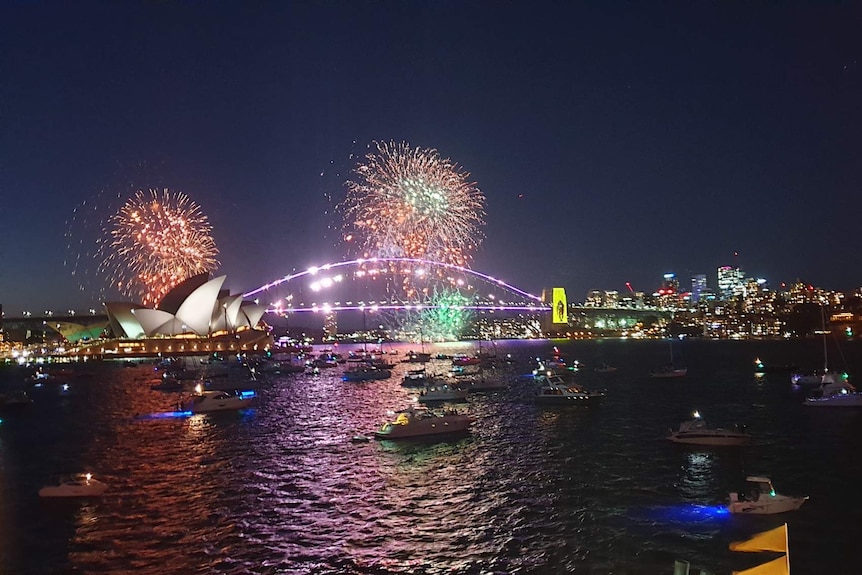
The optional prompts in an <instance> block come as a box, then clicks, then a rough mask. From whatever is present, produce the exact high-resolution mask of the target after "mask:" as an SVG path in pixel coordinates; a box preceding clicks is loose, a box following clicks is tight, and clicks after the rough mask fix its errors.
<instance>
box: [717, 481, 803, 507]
mask: <svg viewBox="0 0 862 575" xmlns="http://www.w3.org/2000/svg"><path fill="white" fill-rule="evenodd" d="M745 480H746V481H747V482H748V483H749V484H750V488H749V490H748V492H747V493H738V492H732V493H731V494H730V505H728V507H727V508H728V510H729V511H730V512H731V513H742V514H748V515H772V514H774V513H784V512H786V511H795V510H797V509H799V508H800V507H801V506H802V504H803V503H805V502H806V501H807V500H808V496H807V495H806V496H805V497H793V496H789V495H780V494H778V493H776V492H775V488H774V487H773V486H772V481H771V480H770V479H769V478H768V477H761V476H756V475H751V476H748V477H746V478H745Z"/></svg>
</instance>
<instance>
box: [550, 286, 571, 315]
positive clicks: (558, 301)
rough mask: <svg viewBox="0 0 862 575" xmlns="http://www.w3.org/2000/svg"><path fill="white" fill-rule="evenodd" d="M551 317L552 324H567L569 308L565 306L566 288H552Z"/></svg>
mask: <svg viewBox="0 0 862 575" xmlns="http://www.w3.org/2000/svg"><path fill="white" fill-rule="evenodd" d="M553 315H554V321H553V323H569V306H568V305H566V288H561V287H559V288H556V287H555V288H554V309H553Z"/></svg>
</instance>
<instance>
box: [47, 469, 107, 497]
mask: <svg viewBox="0 0 862 575" xmlns="http://www.w3.org/2000/svg"><path fill="white" fill-rule="evenodd" d="M106 489H108V486H107V485H105V484H104V483H102V482H101V481H99V480H98V479H94V478H93V474H92V473H75V474H73V475H68V476H65V477H61V478H60V480H59V481H58V482H57V483H56V484H55V485H46V486H45V487H43V488H42V489H40V490H39V497H98V496H100V495H102V494H103V493H104V492H105V490H106Z"/></svg>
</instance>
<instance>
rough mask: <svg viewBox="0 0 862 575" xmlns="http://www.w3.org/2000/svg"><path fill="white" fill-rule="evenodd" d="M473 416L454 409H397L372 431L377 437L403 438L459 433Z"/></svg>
mask: <svg viewBox="0 0 862 575" xmlns="http://www.w3.org/2000/svg"><path fill="white" fill-rule="evenodd" d="M473 421H475V420H474V418H472V417H470V416H469V415H464V414H462V413H459V412H457V411H455V410H454V409H447V410H443V411H435V410H430V409H427V408H424V407H421V406H414V407H409V408H407V409H405V410H403V411H399V412H398V413H397V415H396V417H395V419H393V420H392V421H387V422H386V423H384V424H383V426H382V427H381V428H380V429H378V430H377V431H375V432H374V437H376V438H377V439H403V438H409V437H423V436H429V435H443V434H448V433H460V432H465V431H467V430H468V429H469V427H470V424H471V423H473Z"/></svg>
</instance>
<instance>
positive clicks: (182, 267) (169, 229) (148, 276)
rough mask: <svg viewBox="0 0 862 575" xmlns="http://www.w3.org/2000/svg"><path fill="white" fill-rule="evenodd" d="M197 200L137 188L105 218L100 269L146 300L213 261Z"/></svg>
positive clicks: (125, 291) (126, 291)
mask: <svg viewBox="0 0 862 575" xmlns="http://www.w3.org/2000/svg"><path fill="white" fill-rule="evenodd" d="M210 230H211V226H210V224H209V221H208V220H207V217H206V216H205V215H203V214H202V213H201V210H200V206H198V205H197V204H196V203H195V202H193V201H192V200H191V199H189V197H188V196H186V195H185V194H182V193H172V192H169V191H168V190H167V189H165V190H163V191H162V192H158V191H157V190H149V192H143V191H139V192H137V193H136V194H135V195H134V197H131V198H129V199H128V200H127V201H126V203H125V204H124V205H123V206H122V207H121V208H120V209H119V211H118V212H116V213H115V214H114V215H112V216H111V217H109V218H108V223H107V226H106V227H105V234H106V238H105V240H104V241H103V242H102V247H103V250H104V252H105V254H104V257H103V259H102V261H101V263H100V271H101V272H103V273H104V274H106V275H107V276H108V277H109V278H110V280H111V283H112V284H113V286H114V287H115V288H116V289H117V290H118V291H120V292H121V293H123V294H125V295H127V296H130V297H139V298H140V299H141V303H142V304H144V305H145V306H149V305H155V304H157V303H158V302H159V301H160V300H161V299H162V297H164V295H165V294H166V293H167V292H168V291H170V289H171V288H173V287H174V286H176V285H177V284H179V283H180V282H182V281H184V280H186V279H188V278H190V277H192V276H194V275H197V274H200V273H204V272H211V271H213V270H214V269H215V268H216V267H217V266H218V261H217V260H216V259H215V258H216V255H218V249H217V248H216V245H215V242H214V241H213V239H212V237H211V236H210Z"/></svg>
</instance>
